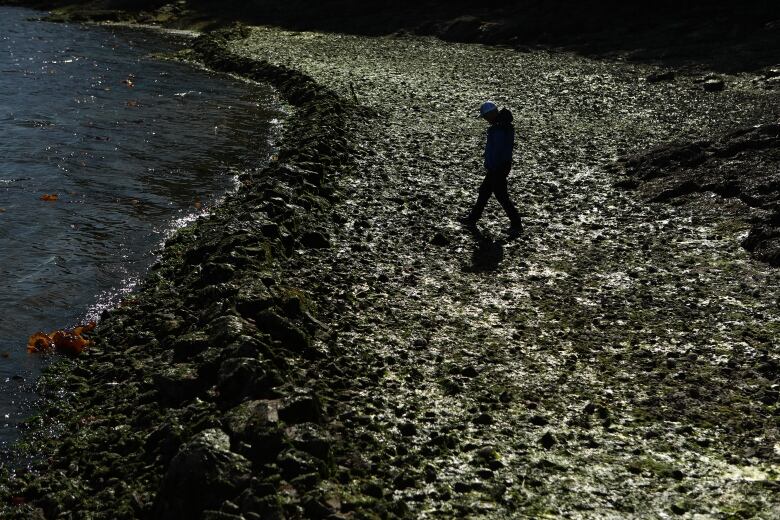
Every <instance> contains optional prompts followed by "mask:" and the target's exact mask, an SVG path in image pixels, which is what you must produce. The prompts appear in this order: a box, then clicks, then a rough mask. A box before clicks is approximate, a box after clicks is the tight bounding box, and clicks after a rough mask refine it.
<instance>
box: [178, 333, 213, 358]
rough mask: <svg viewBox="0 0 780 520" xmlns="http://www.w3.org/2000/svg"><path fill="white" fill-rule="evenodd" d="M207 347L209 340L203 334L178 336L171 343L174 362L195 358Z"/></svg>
mask: <svg viewBox="0 0 780 520" xmlns="http://www.w3.org/2000/svg"><path fill="white" fill-rule="evenodd" d="M208 346H209V338H208V336H207V335H206V333H205V332H202V331H199V332H191V333H189V334H185V335H183V336H179V337H178V338H176V339H175V340H174V342H173V359H174V361H183V360H187V359H190V358H192V357H194V356H197V355H198V354H200V353H201V352H203V351H204V350H206V348H208Z"/></svg>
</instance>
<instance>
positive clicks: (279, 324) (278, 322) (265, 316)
mask: <svg viewBox="0 0 780 520" xmlns="http://www.w3.org/2000/svg"><path fill="white" fill-rule="evenodd" d="M255 323H256V324H257V327H258V328H259V329H260V330H261V331H263V332H267V333H268V334H269V335H270V336H271V338H273V339H274V340H276V341H281V342H282V343H283V344H284V346H285V347H287V348H290V349H292V350H294V351H296V352H301V351H304V350H307V349H309V347H310V339H309V335H308V334H306V333H305V332H304V331H303V330H302V329H301V328H300V327H298V326H297V325H295V324H294V323H293V322H291V321H290V320H288V319H287V318H285V317H283V316H279V315H278V314H276V313H275V312H274V311H272V310H270V309H267V310H264V311H262V312H260V313H259V314H258V315H257V316H256V317H255Z"/></svg>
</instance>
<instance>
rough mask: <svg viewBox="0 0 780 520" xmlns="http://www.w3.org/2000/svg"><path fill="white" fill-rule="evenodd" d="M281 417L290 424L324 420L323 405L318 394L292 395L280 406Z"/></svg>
mask: <svg viewBox="0 0 780 520" xmlns="http://www.w3.org/2000/svg"><path fill="white" fill-rule="evenodd" d="M279 419H281V420H282V421H284V422H286V423H289V424H299V423H304V422H314V423H318V422H320V421H321V420H322V405H321V404H320V400H319V398H317V396H316V395H302V396H295V397H290V398H287V399H285V400H284V401H283V402H282V404H281V406H280V407H279Z"/></svg>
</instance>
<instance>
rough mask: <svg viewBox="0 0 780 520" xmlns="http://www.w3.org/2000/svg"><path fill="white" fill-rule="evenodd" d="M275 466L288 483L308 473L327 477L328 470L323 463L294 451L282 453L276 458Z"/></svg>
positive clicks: (303, 453) (301, 452)
mask: <svg viewBox="0 0 780 520" xmlns="http://www.w3.org/2000/svg"><path fill="white" fill-rule="evenodd" d="M276 464H277V465H278V466H279V468H280V469H281V470H282V478H284V479H285V480H288V481H289V480H292V479H294V478H296V477H300V476H301V475H307V474H309V473H316V474H317V475H319V476H320V477H323V478H327V476H328V468H327V466H326V464H325V462H324V461H322V460H320V459H318V458H316V457H314V456H313V455H310V454H308V453H306V452H304V451H300V450H296V449H290V450H287V451H284V452H282V453H281V454H280V455H279V457H277V459H276Z"/></svg>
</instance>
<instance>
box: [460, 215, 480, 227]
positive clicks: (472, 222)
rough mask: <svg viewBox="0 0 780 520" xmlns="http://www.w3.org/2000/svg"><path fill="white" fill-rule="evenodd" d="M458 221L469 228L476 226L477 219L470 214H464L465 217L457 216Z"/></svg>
mask: <svg viewBox="0 0 780 520" xmlns="http://www.w3.org/2000/svg"><path fill="white" fill-rule="evenodd" d="M458 222H460V223H461V224H463V225H464V226H466V227H469V228H473V227H477V219H475V218H474V217H472V216H470V215H466V216H465V217H458Z"/></svg>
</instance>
